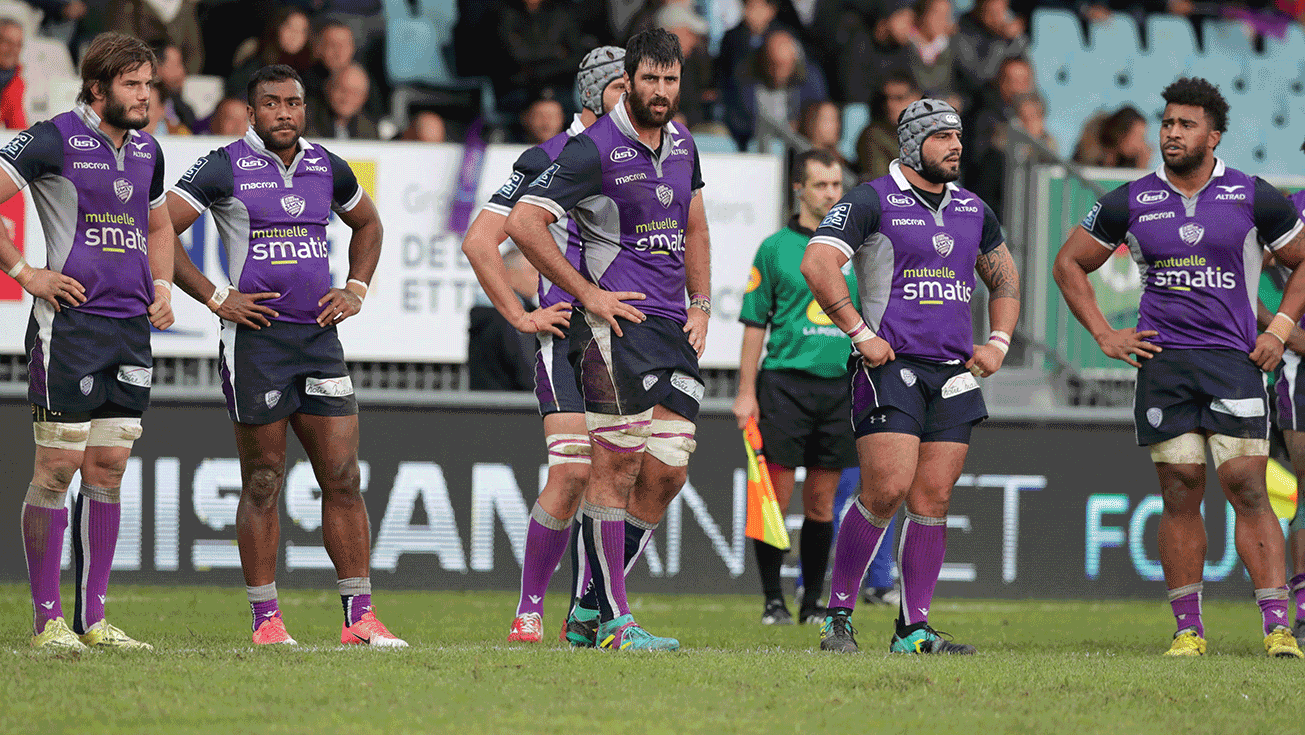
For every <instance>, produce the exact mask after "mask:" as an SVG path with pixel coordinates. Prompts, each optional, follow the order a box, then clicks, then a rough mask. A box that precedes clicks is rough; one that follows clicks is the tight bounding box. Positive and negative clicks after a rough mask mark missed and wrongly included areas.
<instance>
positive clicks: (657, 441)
mask: <svg viewBox="0 0 1305 735" xmlns="http://www.w3.org/2000/svg"><path fill="white" fill-rule="evenodd" d="M697 428H698V427H697V426H695V425H694V423H693V422H692V421H674V420H668V419H653V422H652V436H650V437H648V454H651V455H652V456H654V457H656V458H657V459H659V460H661V461H662V462H663V463H664V464H666V465H668V466H670V467H684V466H686V465H687V464H689V455H690V454H693V450H695V449H697V448H698V442H696V441H694V439H693V434H694V431H695V430H696V429H697Z"/></svg>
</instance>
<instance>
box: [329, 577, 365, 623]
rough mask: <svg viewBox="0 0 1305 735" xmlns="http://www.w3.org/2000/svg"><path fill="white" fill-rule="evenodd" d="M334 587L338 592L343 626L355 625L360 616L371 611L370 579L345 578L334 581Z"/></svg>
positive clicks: (360, 618)
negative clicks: (342, 609) (342, 610)
mask: <svg viewBox="0 0 1305 735" xmlns="http://www.w3.org/2000/svg"><path fill="white" fill-rule="evenodd" d="M335 586H336V587H337V588H338V589H339V591H340V606H341V607H343V608H344V624H345V625H356V624H357V623H358V621H359V620H362V616H364V615H366V614H367V613H369V612H371V611H372V580H371V577H345V578H344V579H337V580H335Z"/></svg>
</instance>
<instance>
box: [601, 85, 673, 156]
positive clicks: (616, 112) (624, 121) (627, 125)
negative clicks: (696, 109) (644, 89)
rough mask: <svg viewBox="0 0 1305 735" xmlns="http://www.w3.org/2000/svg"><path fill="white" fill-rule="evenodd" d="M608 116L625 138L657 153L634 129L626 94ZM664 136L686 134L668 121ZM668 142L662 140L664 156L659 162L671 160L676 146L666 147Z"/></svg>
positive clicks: (663, 128) (663, 127)
mask: <svg viewBox="0 0 1305 735" xmlns="http://www.w3.org/2000/svg"><path fill="white" fill-rule="evenodd" d="M608 114H610V115H611V116H612V119H613V120H615V121H616V129H617V130H620V131H621V133H622V134H623V135H625V137H627V138H629V139H630V140H633V141H634V142H635V143H637V144H639V145H641V146H643V147H644V149H645V150H647V151H648V152H649V153H654V154H655V151H653V149H652V148H649V147H648V144H647V143H645V142H643V141H642V140H639V133H638V132H637V131H636V130H635V129H634V123H631V122H630V116H629V115H626V114H625V95H624V94H622V95H621V101H620V102H618V103H616V107H613V108H612V111H611V112H610V113H608ZM662 135H670V136H675V135H684V134H683V133H681V132H680V131H678V130H676V129H675V123H674V122H671V121H667V122H666V124H665V125H663V126H662ZM666 142H667V141H666V140H665V139H663V140H662V155H661V157H660V158H659V159H658V160H659V161H665V160H666V159H667V158H670V156H671V151H672V149H674V148H675V146H674V145H666Z"/></svg>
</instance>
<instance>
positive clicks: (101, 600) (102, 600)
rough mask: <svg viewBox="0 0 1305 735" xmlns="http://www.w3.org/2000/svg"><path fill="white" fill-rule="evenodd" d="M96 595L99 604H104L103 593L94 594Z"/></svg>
mask: <svg viewBox="0 0 1305 735" xmlns="http://www.w3.org/2000/svg"><path fill="white" fill-rule="evenodd" d="M96 597H98V598H100V604H101V605H103V604H104V595H96Z"/></svg>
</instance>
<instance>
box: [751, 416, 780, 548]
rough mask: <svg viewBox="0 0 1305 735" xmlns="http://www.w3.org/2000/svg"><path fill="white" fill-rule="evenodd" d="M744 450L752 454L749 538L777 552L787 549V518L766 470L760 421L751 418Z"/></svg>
mask: <svg viewBox="0 0 1305 735" xmlns="http://www.w3.org/2000/svg"><path fill="white" fill-rule="evenodd" d="M743 448H744V449H746V450H747V452H748V525H747V529H746V532H747V536H748V538H753V539H756V540H758V541H761V542H763V543H767V544H770V545H771V546H774V547H775V548H777V549H785V550H787V549H788V548H789V547H790V546H791V544H790V542H789V539H788V528H786V527H785V526H784V515H783V513H781V512H780V509H779V502H778V501H777V500H776V499H775V488H774V486H772V485H771V484H770V471H769V470H768V469H766V455H765V452H764V451H763V450H762V448H761V429H759V428H757V420H756V419H748V423H747V425H746V426H745V427H743Z"/></svg>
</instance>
